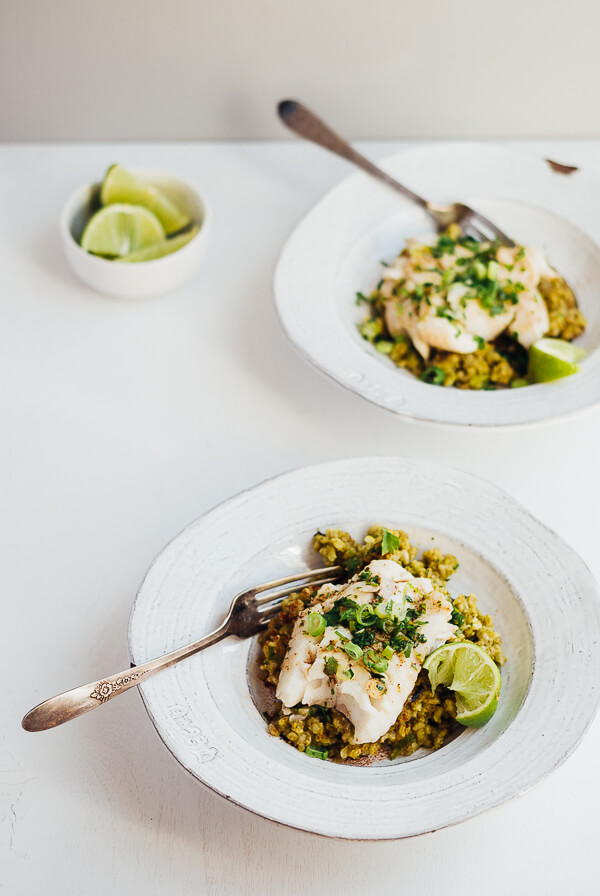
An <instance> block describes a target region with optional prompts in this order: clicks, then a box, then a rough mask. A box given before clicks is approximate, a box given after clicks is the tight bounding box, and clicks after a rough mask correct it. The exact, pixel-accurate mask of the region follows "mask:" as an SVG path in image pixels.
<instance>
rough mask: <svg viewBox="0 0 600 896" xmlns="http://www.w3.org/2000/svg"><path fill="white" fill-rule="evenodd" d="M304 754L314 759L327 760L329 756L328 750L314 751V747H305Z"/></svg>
mask: <svg viewBox="0 0 600 896" xmlns="http://www.w3.org/2000/svg"><path fill="white" fill-rule="evenodd" d="M304 752H305V754H306V755H307V756H312V757H313V758H314V759H327V757H328V756H329V750H315V749H314V747H307V748H306V750H305V751H304Z"/></svg>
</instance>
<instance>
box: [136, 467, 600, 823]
mask: <svg viewBox="0 0 600 896" xmlns="http://www.w3.org/2000/svg"><path fill="white" fill-rule="evenodd" d="M375 460H376V461H378V462H379V463H384V464H385V465H386V466H389V467H390V469H391V468H393V469H394V471H395V472H396V473H398V474H400V473H401V474H402V476H403V477H404V476H406V475H407V474H408V473H410V472H411V470H413V471H414V468H415V466H416V468H418V469H419V470H420V471H421V472H423V473H426V474H427V475H428V476H433V478H434V479H435V482H436V483H437V482H438V479H437V477H438V475H439V474H442V473H443V474H444V477H446V476H448V475H449V476H450V477H451V479H452V480H454V479H456V480H460V481H461V482H463V483H465V482H468V483H469V485H470V486H472V487H473V488H475V487H476V488H477V489H478V490H480V491H482V492H483V493H484V494H485V496H486V497H488V498H493V499H494V501H496V502H498V503H499V504H501V505H502V506H504V507H505V509H506V510H507V512H508V515H509V517H510V518H511V519H512V524H514V525H516V524H517V523H518V526H517V528H519V529H520V530H523V532H525V531H527V533H528V534H529V535H530V536H531V535H534V536H535V539H534V540H539V539H542V540H543V543H544V551H545V552H546V553H550V554H551V553H552V551H551V548H559V549H560V550H559V554H560V556H562V557H563V559H565V558H568V559H569V566H570V567H571V570H570V572H569V574H568V576H567V578H568V579H569V589H570V590H572V589H573V588H574V589H575V592H578V593H579V600H578V602H577V606H578V607H579V606H580V605H581V606H583V605H584V604H585V605H588V606H589V605H591V606H592V607H593V613H592V614H591V615H592V618H593V619H594V620H595V629H594V632H595V633H594V635H593V636H592V632H591V629H590V631H589V633H588V634H589V636H590V639H591V640H593V639H594V638H595V639H597V637H598V636H599V634H600V604H599V603H598V601H599V598H600V590H599V588H598V583H597V582H596V580H595V578H594V576H593V575H592V573H591V571H590V570H589V568H588V567H587V565H586V564H585V562H584V561H583V559H582V558H581V557H580V556H579V555H578V554H577V552H576V551H574V550H573V548H571V547H570V546H569V545H568V543H567V542H565V540H564V539H563V538H562V537H560V536H559V535H558V534H557V533H556V532H554V531H553V530H552V529H551V528H549V527H548V526H546V525H545V524H544V523H542V522H541V521H539V520H538V519H537V518H536V517H534V516H533V515H532V514H531V512H530V511H529V510H528V509H527V508H526V507H524V506H523V505H522V504H521V503H520V502H519V501H517V500H516V499H515V498H514V497H513V496H512V495H510V494H509V493H508V492H506V491H505V490H504V489H502V488H501V487H499V486H498V485H496V484H495V483H493V482H490V481H488V480H486V479H483V478H482V477H480V476H475V475H473V474H471V473H467V472H466V471H464V470H460V469H457V468H455V467H448V466H446V465H443V464H439V463H433V462H431V461H430V460H426V459H422V458H419V459H415V458H410V457H402V456H400V455H374V456H371V457H368V456H367V457H350V458H343V459H337V460H333V461H327V462H325V463H318V464H313V465H309V466H306V467H300V468H297V469H293V470H290V471H287V472H285V473H281V474H279V475H276V476H274V477H272V478H269V479H267V480H265V481H263V482H260V483H259V484H257V485H254V486H252V487H250V488H248V489H246V490H244V491H242V492H240V493H238V494H237V495H234V496H232V497H230V498H228V499H226V500H225V501H223V502H222V503H220V504H217V505H216V506H215V507H213V508H212V509H210V510H208V511H206V512H205V513H204V514H202V516H200V517H199V518H198V519H197V520H195V521H193V522H192V523H190V524H189V525H188V526H187V527H186V528H185V529H184V530H183V531H182V532H181V533H180V534H179V535H177V536H175V538H173V539H172V540H171V541H170V542H169V543H168V544H167V545H166V546H165V547H164V548H163V550H162V551H161V553H159V555H158V557H157V558H156V559H155V561H154V563H153V564H152V565H151V566H150V568H149V570H148V572H147V574H146V576H145V577H144V579H143V581H142V583H141V585H140V588H139V590H138V592H137V595H136V598H135V601H134V604H133V607H132V610H131V615H130V619H129V627H128V647H129V656H130V659H131V661H132V663H136V662H142V661H144V660H145V658H146V657H145V656H144V652H145V651H144V646H143V643H142V642H143V637H145V636H143V637H142V638H140V634H141V632H142V630H143V629H144V628H145V624H144V622H143V618H142V617H143V616H144V609H143V605H144V602H147V599H148V594H147V592H150V593H153V592H154V591H156V589H158V591H160V589H161V588H162V587H163V584H164V583H163V573H164V571H165V565H166V566H168V567H169V569H174V568H175V565H177V564H178V563H180V562H181V556H183V555H184V554H185V551H186V549H187V546H188V545H189V544H190V543H191V542H193V541H194V538H195V536H196V530H197V529H198V527H200V528H202V527H204V526H206V524H207V523H209V522H210V523H211V524H213V525H214V524H215V523H217V524H218V525H217V527H218V528H219V527H220V528H221V529H222V527H223V525H224V524H225V522H227V521H228V520H229V517H230V516H231V511H235V512H236V513H239V512H240V510H244V508H245V512H246V513H247V512H248V508H250V510H252V507H253V503H254V502H255V500H256V498H261V499H263V498H264V496H265V494H268V495H270V497H271V498H272V497H273V495H271V494H270V493H271V492H272V491H273V490H275V492H278V491H279V490H280V488H281V487H284V488H285V487H288V486H290V485H292V486H296V485H298V483H300V481H304V480H306V479H308V480H312V479H313V478H317V479H318V481H319V482H322V480H323V476H324V475H327V476H328V477H329V474H331V473H334V472H336V473H338V474H339V475H340V476H341V477H342V478H344V477H345V476H346V475H347V474H348V473H350V472H351V471H353V473H354V474H356V473H361V471H365V470H366V471H370V470H372V469H373V461H375ZM388 472H389V471H388ZM342 474H343V475H342ZM342 478H340V482H341V481H342ZM344 481H345V480H344ZM444 481H446V480H445V479H444ZM447 490H448V495H449V496H450V497H452V496H453V494H454V491H453V488H452V482H451V483H449V484H448V486H447ZM447 497H448V496H447ZM411 525H422V522H421V521H417V520H416V519H414V520H412V522H411ZM514 525H513V528H514ZM447 534H450V535H451V536H453V533H452V532H449V533H447ZM522 534H523V533H522ZM453 537H454V536H453ZM528 543H529V540H528V539H525V540H523V542H522V544H523V545H524V547H523V548H522V549H520V550H521V553H523V552H524V553H525V554H528V552H529V548H528V547H527V544H528ZM540 543H541V542H540ZM465 545H466V546H467V547H470V548H471V549H474V550H476V552H479V553H481V556H482V557H483V558H484V559H487V561H488V562H489V563H491V565H492V566H494V567H495V568H496V569H497V570H499V571H500V573H501V574H503V570H504V567H505V563H503V564H502V565H500V564H498V563H496V561H495V559H494V556H493V555H490V554H489V552H487V551H485V552H480V551H479V549H478V548H477V547H476V546H474V545H473V544H470V542H469V540H467V541H465ZM180 555H181V556H180ZM503 559H504V561H506V558H503ZM174 560H175V561H177V563H175V564H174V563H173V561H174ZM540 562H541V561H540ZM553 562H556V561H553ZM186 565H187V564H186V562H185V560H184V566H186ZM565 575H567V574H566V573H565ZM520 577H521V578H522V575H521V576H520ZM510 581H512V577H511V579H510ZM584 583H585V587H581V586H583V584H584ZM578 586H579V587H581V591H579V588H578ZM534 590H535V589H534ZM575 592H574V593H575ZM157 593H158V592H157ZM155 596H156V595H153V599H154V597H155ZM567 598H568V599H567ZM570 599H571V598H570V597H569V596H568V595H567V596H565V597H563V598H562V599H561V602H562V605H563V606H562V609H561V612H564V611H565V607H566V603H565V601H566V602H567V603H569V602H570ZM536 600H537V599H536ZM146 609H147V608H146ZM574 609H577V607H575V608H574ZM538 610H539V607H538ZM536 612H538V611H537V610H536ZM577 612H579V610H577ZM526 616H529V614H526ZM140 621H141V627H140ZM528 624H529V625H531V622H530V620H528ZM531 634H532V636H533V638H534V641H535V638H536V632H535V631H534V630H532V632H531ZM590 643H591V641H590ZM154 646H156V645H154ZM175 646H176V645H175ZM551 646H552V645H551V644H550V641H548V645H547V648H546V650H545V653H546V654H548V656H549V655H550V647H551ZM146 647H147V648H148V645H146ZM588 647H589V645H588ZM140 653H141V654H142V655H141V656H140ZM588 653H589V656H588ZM588 653H586V657H587V661H588V662H589V663H592V664H593V665H595V666H596V667H597V664H598V659H597V656H596V658H595V659H594V658H593V657H594V653H593V651H591V650H590V651H588ZM153 655H154V654H153ZM546 661H547V657H546ZM539 664H540V656H538V651H537V648H536V650H535V652H534V659H533V667H532V675H533V672H534V671H535V674H536V675H537V679H536V681H537V684H536V688H535V692H536V693H535V700H536V701H537V705H538V708H539V691H540V680H541V678H543V674H542V673H543V669H542V668H538V666H539ZM574 668H575V667H574ZM200 678H201V680H202V682H203V685H202V686H203V687H204V686H205V684H206V682H205V677H204V673H201V676H200ZM532 681H533V679H532ZM157 688H158V689H157ZM165 688H166V690H165ZM586 688H587V685H586ZM171 690H173V688H171V689H170V686H169V685H168V684H167V683H166V680H163V683H162V684H159V681H158V680H156V679H153V680H152V682H147V683H146V684H142V685H141V686H140V688H139V693H140V696H141V698H142V702H143V704H144V706H145V709H146V711H147V712H148V714H149V716H150V718H151V720H152V722H153V724H154V727H155V728H156V730H157V733H158V735H159V737H160V738H161V740H162V741H163V743H164V744H165V746H166V747H167V749H168V750H169V752H170V753H171V755H172V756H173V757H174V758H175V759H176V760H177V761H178V762H179V764H180V765H182V767H183V768H184V769H185V770H186V771H187V772H188V773H190V774H191V775H192V776H193V777H194V779H195V780H197V781H199V782H200V783H201V784H203V785H204V786H207V787H209V788H210V789H212V790H213V791H214V792H216V793H218V794H220V795H221V796H223V797H225V798H226V799H227V800H229V801H230V802H233V803H235V804H236V805H238V806H240V807H241V808H243V809H246V810H249V811H252V812H254V813H255V814H258V815H260V816H262V817H264V818H266V819H268V820H270V821H272V822H275V823H279V824H283V825H285V826H288V827H291V828H294V829H297V830H303V831H308V832H311V833H315V834H319V835H324V836H327V837H332V838H335V839H348V840H395V839H401V838H403V837H407V836H408V837H410V836H416V835H420V834H424V833H427V832H430V831H433V830H437V829H438V828H441V827H446V826H450V825H453V824H457V823H459V822H461V821H463V820H466V819H467V818H471V817H475V816H477V815H479V814H481V813H482V812H483V811H486V810H489V809H491V808H495V807H497V806H499V805H501V804H503V803H505V802H507V801H509V800H511V799H513V798H515V797H517V796H520V795H521V794H523V793H525V792H526V791H528V790H530V789H531V788H532V787H533V786H535V785H536V784H538V783H540V782H541V781H542V780H543V779H544V778H546V777H548V775H549V774H551V772H552V771H554V770H555V769H556V768H557V767H558V766H559V765H561V764H562V762H564V760H565V759H566V758H567V757H568V756H569V755H570V754H571V753H572V752H573V751H574V750H575V749H576V747H577V746H578V745H579V743H580V742H581V740H582V738H583V736H584V734H585V732H586V731H587V730H588V728H589V727H590V725H591V723H592V721H593V719H594V717H595V715H596V712H597V710H598V705H599V703H600V688H599V687H598V685H594V684H592V685H591V691H590V693H589V694H588V698H589V697H590V696H591V700H590V699H588V701H587V703H586V712H585V713H584V714H583V715H581V714H578V718H577V725H576V726H575V728H576V729H577V730H576V731H573V730H572V728H571V727H569V729H568V730H569V738H568V743H566V744H565V743H563V744H561V745H560V748H559V747H558V746H552V745H550V744H547V745H546V748H545V750H544V751H543V754H544V759H545V762H543V763H541V767H540V764H539V763H538V764H536V766H535V771H534V772H532V771H531V766H530V764H529V763H525V765H523V767H522V768H521V770H520V773H519V776H517V777H518V780H514V781H513V780H512V779H511V780H510V781H509V780H508V778H507V779H506V783H505V784H504V785H503V789H502V792H501V793H497V792H495V791H494V792H493V796H491V797H490V796H489V795H488V797H487V799H485V800H483V801H480V800H479V799H477V800H474V799H473V796H472V794H471V793H470V790H469V788H471V787H473V788H476V787H478V781H479V778H480V775H478V774H475V775H473V769H472V767H471V765H470V764H469V763H467V765H466V766H465V769H464V773H463V772H460V773H455V772H452V771H451V772H450V773H449V774H451V775H454V776H456V775H458V778H457V781H456V784H457V785H458V786H460V787H462V788H463V789H465V788H466V789H467V791H468V793H467V796H470V799H471V802H470V804H469V807H468V810H467V811H462V812H459V813H458V814H455V813H450V816H448V815H447V813H444V814H445V815H446V817H439V814H438V817H437V818H431V817H430V818H428V819H427V820H426V821H425V820H424V819H419V823H415V822H413V823H412V824H411V825H410V829H406V828H404V829H403V830H398V828H397V827H396V828H395V830H394V831H393V832H385V833H382V832H378V833H373V832H370V833H365V831H364V830H363V829H361V830H360V831H358V830H352V831H351V830H348V829H347V828H345V827H344V826H341V827H340V826H338V825H333V826H332V825H331V822H330V820H329V822H327V823H325V822H323V823H321V822H318V823H315V822H314V820H313V819H310V822H309V821H307V819H305V818H301V817H300V816H299V815H298V813H297V812H293V813H292V814H291V815H290V813H289V812H288V811H287V810H286V812H285V813H283V814H282V812H281V811H280V807H279V806H277V805H270V806H267V805H266V804H264V803H263V805H260V806H259V805H257V802H256V797H255V795H254V793H253V794H252V797H251V798H249V796H248V793H245V792H242V791H241V790H240V786H239V780H238V781H237V783H236V782H234V781H233V780H232V778H231V771H232V768H233V770H234V771H235V768H236V767H235V763H234V766H233V767H231V766H229V763H227V765H228V768H227V775H228V777H227V778H226V779H225V778H223V777H222V770H220V771H217V772H214V773H213V771H211V770H210V769H211V767H212V765H213V763H212V762H211V761H208V760H209V759H212V758H214V756H210V757H208V758H207V757H205V758H203V759H201V760H200V761H201V763H202V765H201V766H200V767H199V766H198V763H197V762H195V761H194V759H193V757H191V754H190V751H189V748H187V747H185V748H183V749H182V746H181V744H180V743H178V741H177V731H176V730H174V725H173V723H172V722H165V711H164V709H165V705H166V704H165V699H166V697H167V696H168V701H167V702H170V703H172V702H173V700H172V697H173V694H172V693H171ZM174 690H177V685H175V686H174ZM209 691H210V689H209ZM532 693H533V692H532V691H531V683H530V690H528V692H527V696H526V698H525V701H524V703H523V704H522V705H521V708H520V710H519V712H518V713H517V716H515V717H514V718H513V719H512V721H511V722H510V724H509V726H508V728H512V729H513V735H512V736H513V739H514V735H515V731H516V729H517V728H519V729H521V728H522V727H523V719H525V715H526V714H525V713H524V712H523V710H524V707H525V705H526V704H527V705H528V707H529V710H528V712H529V713H530V711H531V708H532V707H531V705H530V701H531V700H532V699H533V697H532V696H531V695H532ZM212 699H213V697H211V700H212ZM176 702H178V703H179V702H181V703H182V704H185V705H186V706H187V703H186V701H185V700H181V701H179V700H177V701H176ZM546 702H547V701H546ZM171 708H172V707H171ZM173 718H174V717H173ZM190 718H191V720H192V721H191V722H190V724H192V723H193V722H194V717H193V714H192V713H190ZM219 718H220V716H219ZM529 718H530V720H531V718H532V717H531V715H530V716H529ZM518 719H520V721H519V722H518V724H516V723H517V720H518ZM211 721H212V722H214V721H215V720H214V719H212V718H210V717H207V718H205V717H202V721H201V722H199V724H201V725H202V726H203V728H204V734H210V736H211V738H212V745H214V746H212V745H211V741H209V740H208V738H207V737H202V734H203V731H200V742H201V743H204V742H205V743H207V744H208V747H207V749H208V750H214V751H215V755H216V753H217V750H216V747H218V748H219V750H221V745H220V738H219V737H217V736H216V734H215V731H213V730H212V729H211V728H210V727H206V726H209V723H210V722H211ZM218 727H219V726H217V729H218ZM508 728H507V729H506V730H508ZM192 733H193V732H192ZM221 733H222V732H221ZM194 736H195V735H194ZM500 742H502V744H503V745H505V744H506V731H505V732H504V733H503V734H502V737H500V738H496V739H495V741H494V744H491V745H489V746H488V747H486V749H485V750H484V751H483V753H482V756H483V755H485V756H486V757H487V758H486V762H489V755H490V754H491V752H492V750H494V751H495V752H497V751H498V749H499V746H500ZM531 742H532V744H533V740H532V741H531ZM225 752H227V748H226V750H225ZM271 758H272V757H271ZM236 762H237V760H236ZM266 764H267V763H266V762H265V768H266ZM484 771H485V769H484ZM465 775H466V777H465ZM294 776H295V777H297V775H296V773H295V772H294ZM234 777H235V776H234ZM238 777H239V776H238ZM459 778H460V779H463V778H464V780H458V779H459ZM467 785H468V786H467ZM248 786H250V785H248ZM244 788H246V785H245V784H244Z"/></svg>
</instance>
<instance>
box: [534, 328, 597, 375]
mask: <svg viewBox="0 0 600 896" xmlns="http://www.w3.org/2000/svg"><path fill="white" fill-rule="evenodd" d="M585 355H586V352H585V350H584V349H582V348H580V347H579V346H578V345H573V343H572V342H566V341H565V340H564V339H551V338H545V339H538V341H537V342H534V344H533V345H532V346H531V348H530V349H529V370H528V375H529V379H530V380H531V381H532V382H534V383H550V382H552V380H560V379H562V377H564V376H570V374H572V373H577V371H578V370H579V361H581V360H583V358H585Z"/></svg>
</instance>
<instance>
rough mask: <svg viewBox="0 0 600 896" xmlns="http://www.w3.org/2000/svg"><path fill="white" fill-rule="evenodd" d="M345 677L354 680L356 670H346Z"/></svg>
mask: <svg viewBox="0 0 600 896" xmlns="http://www.w3.org/2000/svg"><path fill="white" fill-rule="evenodd" d="M344 675H345V676H346V678H354V670H353V669H345V670H344Z"/></svg>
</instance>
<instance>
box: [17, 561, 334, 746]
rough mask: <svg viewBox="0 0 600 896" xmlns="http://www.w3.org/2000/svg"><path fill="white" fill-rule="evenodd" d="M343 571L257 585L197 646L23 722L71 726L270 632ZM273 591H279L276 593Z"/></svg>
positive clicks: (49, 704) (328, 569) (80, 691)
mask: <svg viewBox="0 0 600 896" xmlns="http://www.w3.org/2000/svg"><path fill="white" fill-rule="evenodd" d="M342 572H343V570H342V568H341V567H340V566H325V567H323V568H322V569H311V570H306V572H303V573H296V574H295V575H293V576H285V577H284V578H283V579H276V580H275V581H273V582H265V583H264V584H263V585H256V586H255V587H254V588H248V589H247V590H246V591H241V592H240V593H239V594H238V595H237V596H236V597H234V599H233V601H232V603H231V606H230V607H229V612H228V613H227V615H226V617H225V619H224V620H223V622H222V623H221V625H220V626H219V627H218V628H217V629H215V631H214V632H211V633H210V634H209V635H205V637H204V638H200V640H199V641H194V642H193V644H187V645H186V646H185V647H180V648H179V649H178V650H174V651H173V652H172V653H167V654H165V655H164V656H161V657H158V658H157V659H155V660H150V662H148V663H144V665H142V666H132V667H131V668H130V669H127V670H126V671H125V672H119V673H118V674H117V675H111V676H110V677H109V678H101V679H100V680H99V681H92V682H90V684H84V685H82V686H81V687H78V688H73V690H71V691H65V693H64V694H58V696H56V697H50V699H49V700H45V701H44V702H43V703H40V704H39V705H38V706H36V707H34V708H33V709H32V710H30V711H29V712H28V713H27V715H26V716H25V717H24V718H23V721H22V725H23V728H25V730H26V731H45V730H46V729H47V728H55V727H56V726H57V725H62V724H63V723H64V722H69V721H70V720H71V719H76V718H77V716H82V715H83V714H84V713H86V712H89V711H90V710H92V709H96V707H98V706H102V704H103V703H106V702H107V701H108V700H112V698H113V697H118V696H119V694H122V693H124V692H125V691H128V690H129V689H130V688H134V687H136V686H137V685H138V684H140V682H141V681H146V680H147V679H148V678H150V676H151V675H155V674H156V673H157V672H160V671H162V670H163V669H168V668H169V666H174V665H175V663H178V662H179V661H180V660H184V659H186V658H187V657H188V656H193V655H194V654H195V653H198V652H199V651H200V650H204V648H205V647H210V646H211V644H216V643H217V641H221V640H222V639H223V638H227V637H229V635H235V636H236V637H237V638H250V637H251V636H252V635H256V634H258V633H259V632H260V631H262V629H263V628H265V626H266V625H267V623H268V621H269V620H270V619H272V618H273V616H275V615H276V614H277V613H278V612H279V610H280V609H281V604H282V602H283V600H284V598H286V597H288V596H289V595H290V594H292V593H293V592H294V591H297V590H298V588H299V587H301V588H304V587H306V586H307V585H325V584H327V583H328V582H335V580H336V579H339V577H340V575H341V574H342ZM284 586H285V587H284ZM273 589H279V590H276V591H274V590H273ZM263 592H272V593H265V594H264V596H262V597H257V595H258V594H261V595H262V594H263Z"/></svg>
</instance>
